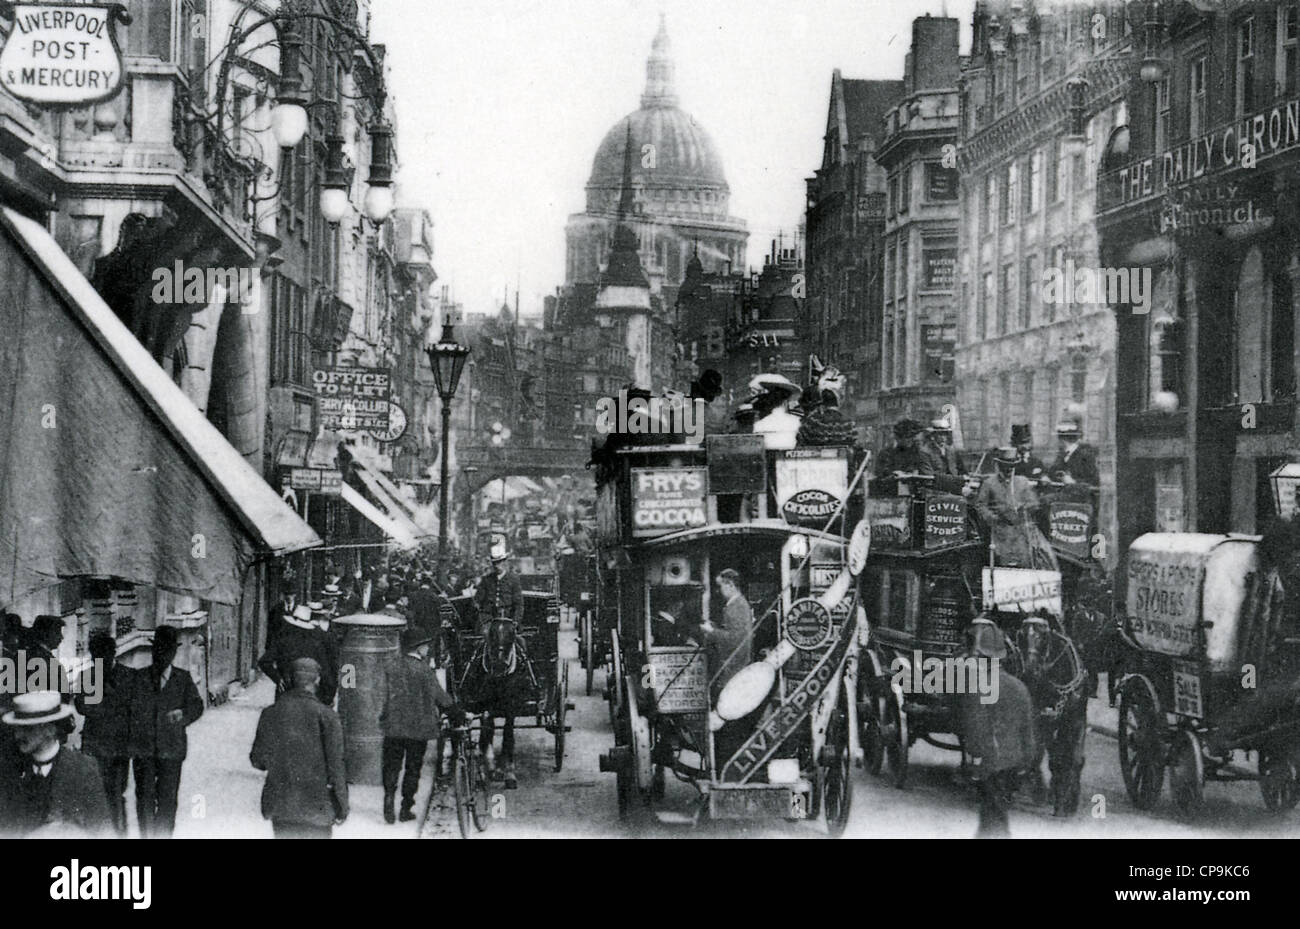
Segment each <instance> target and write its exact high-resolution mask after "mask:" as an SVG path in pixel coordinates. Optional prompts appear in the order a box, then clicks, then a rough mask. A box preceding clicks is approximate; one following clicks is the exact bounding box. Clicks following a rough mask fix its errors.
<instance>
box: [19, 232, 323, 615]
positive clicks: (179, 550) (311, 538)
mask: <svg viewBox="0 0 1300 929" xmlns="http://www.w3.org/2000/svg"><path fill="white" fill-rule="evenodd" d="M0 268H3V269H4V273H3V274H0V331H3V333H4V336H3V338H0V564H3V566H4V567H3V570H0V604H3V603H12V602H13V601H14V600H16V599H19V598H21V597H22V596H24V595H25V594H27V593H30V592H32V591H35V590H38V589H40V588H42V587H46V586H48V585H50V584H53V583H55V582H56V581H57V580H58V579H59V578H60V577H73V576H87V575H89V576H103V577H119V578H122V579H124V580H127V581H130V582H133V583H137V584H150V585H153V586H157V587H162V588H166V589H169V590H175V591H182V592H185V593H188V594H191V595H193V596H196V597H200V598H202V599H205V600H212V601H216V602H218V603H226V604H234V603H237V602H238V601H239V597H240V593H241V589H242V581H243V575H244V571H245V569H246V568H247V567H248V566H249V565H250V564H251V563H252V562H253V561H254V560H256V559H258V558H260V557H265V556H269V555H283V554H287V553H289V552H294V551H299V550H302V549H305V548H312V547H314V546H317V545H320V544H321V541H320V538H319V537H318V536H317V535H316V533H314V532H313V531H312V530H311V527H309V526H308V525H307V524H306V523H305V522H303V521H302V520H301V519H299V518H298V516H297V514H295V513H294V512H293V510H292V509H290V508H289V507H288V506H287V505H285V503H284V502H283V501H282V500H281V499H280V497H279V495H277V494H276V492H275V491H274V490H272V489H271V487H270V486H269V485H268V484H267V483H266V482H265V481H264V480H263V479H262V477H261V475H260V474H258V473H257V471H255V470H254V469H253V468H252V467H251V466H250V465H249V464H248V462H247V461H245V459H244V457H243V456H242V455H240V453H239V452H238V451H236V450H235V449H234V448H233V447H232V446H231V445H230V443H228V442H227V441H226V439H225V438H224V437H223V436H222V435H221V433H220V432H219V431H217V429H216V427H215V426H213V425H212V424H211V423H210V422H209V421H208V420H207V418H206V417H205V416H204V415H203V414H202V413H201V412H199V410H198V409H197V408H196V407H195V406H194V404H193V403H191V402H190V400H189V398H188V397H186V396H185V394H184V393H183V392H182V391H181V390H180V388H179V387H177V386H176V384H175V383H173V382H172V380H171V379H170V378H169V377H168V376H167V374H166V373H165V372H164V371H163V370H162V368H160V367H159V366H158V364H157V363H156V362H155V361H154V360H153V358H152V357H150V355H149V353H148V352H147V351H146V350H145V349H144V348H143V347H142V346H141V345H140V343H139V341H137V339H136V338H135V336H134V335H133V334H132V333H131V332H130V330H129V329H127V327H126V326H125V324H123V322H122V321H121V320H120V319H118V317H117V315H116V314H115V313H114V312H113V311H112V310H111V309H110V308H109V307H108V305H107V304H105V303H104V301H103V300H102V299H101V298H100V296H99V294H98V293H96V292H95V290H94V288H93V287H91V285H90V282H89V281H87V280H86V278H85V277H84V276H83V275H82V274H81V272H80V271H79V270H78V269H77V267H76V266H75V265H74V264H73V263H72V261H71V260H70V259H69V258H68V256H67V255H65V254H64V253H63V251H62V250H61V249H60V248H59V246H58V244H57V243H56V242H55V241H54V239H53V238H52V237H51V236H50V234H49V233H48V232H47V231H46V230H45V229H44V228H43V227H42V226H41V225H39V224H38V223H36V222H34V221H32V220H30V219H28V218H26V217H24V216H22V215H20V214H18V213H15V212H13V211H12V210H9V209H4V208H0Z"/></svg>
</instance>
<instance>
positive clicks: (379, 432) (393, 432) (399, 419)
mask: <svg viewBox="0 0 1300 929" xmlns="http://www.w3.org/2000/svg"><path fill="white" fill-rule="evenodd" d="M369 431H370V434H371V435H372V436H374V437H375V438H376V439H378V440H379V441H380V442H396V441H397V440H398V439H400V438H401V437H402V436H404V435H406V410H404V409H402V408H401V407H400V406H398V405H397V404H396V403H394V402H393V401H392V400H389V401H388V429H386V430H384V429H371V430H369Z"/></svg>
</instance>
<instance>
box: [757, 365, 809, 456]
mask: <svg viewBox="0 0 1300 929" xmlns="http://www.w3.org/2000/svg"><path fill="white" fill-rule="evenodd" d="M749 388H750V390H752V391H754V396H753V397H752V398H751V399H750V403H751V404H752V405H753V407H754V417H755V419H754V432H755V433H756V434H758V435H761V436H763V447H764V448H767V449H789V448H794V447H795V444H796V442H797V439H798V435H799V424H800V419H799V417H798V416H796V415H794V414H793V413H791V412H790V403H791V402H792V401H794V400H795V399H796V398H797V397H798V396H799V394H800V393H802V391H800V389H799V387H798V385H797V384H795V383H794V382H793V381H791V380H790V379H789V378H788V377H785V376H784V375H781V374H759V375H756V376H755V377H754V378H753V380H751V381H750V382H749Z"/></svg>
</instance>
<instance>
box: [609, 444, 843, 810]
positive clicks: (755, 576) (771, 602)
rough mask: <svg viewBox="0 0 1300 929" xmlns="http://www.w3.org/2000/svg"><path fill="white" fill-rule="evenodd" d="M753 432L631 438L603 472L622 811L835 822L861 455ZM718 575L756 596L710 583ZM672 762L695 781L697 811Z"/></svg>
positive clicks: (614, 765) (839, 804)
mask: <svg viewBox="0 0 1300 929" xmlns="http://www.w3.org/2000/svg"><path fill="white" fill-rule="evenodd" d="M726 438H729V439H730V438H735V437H726ZM741 438H744V439H750V438H755V439H757V444H751V445H750V446H749V448H748V449H747V450H746V449H743V448H742V449H739V450H738V449H736V448H720V447H715V446H714V445H713V444H712V443H711V444H710V447H709V449H708V450H707V451H706V449H705V448H703V447H699V446H690V445H682V446H665V447H658V448H655V447H638V448H630V449H622V450H620V451H619V452H617V453H616V455H615V456H614V458H613V460H612V461H611V462H607V463H606V465H605V466H604V468H603V469H602V474H601V475H600V477H599V478H598V498H597V503H598V514H599V518H600V526H599V533H600V538H599V542H600V550H599V551H600V559H601V569H602V581H603V584H602V588H601V591H602V596H601V601H602V606H604V607H605V608H606V611H607V616H606V621H605V624H606V625H607V626H609V627H610V628H611V629H612V634H611V637H610V644H611V649H612V655H611V662H610V664H611V673H610V675H609V678H608V680H609V685H608V687H609V699H610V707H611V715H612V717H613V720H614V728H615V734H614V743H615V744H614V746H613V747H612V748H611V750H610V751H609V752H607V753H606V754H604V755H602V756H601V761H600V766H601V770H602V771H606V772H611V773H613V774H614V775H615V778H616V791H617V797H618V804H619V811H620V815H622V816H624V817H627V816H631V815H633V814H635V813H636V812H637V811H638V810H646V809H649V810H652V811H654V812H655V813H656V815H658V816H659V818H660V819H661V820H662V821H674V820H676V821H684V822H697V821H698V820H699V819H700V818H701V817H705V816H707V817H709V818H712V819H764V818H780V819H787V820H820V821H821V822H823V823H824V824H825V826H826V828H827V830H828V832H829V833H831V834H838V833H840V832H842V830H843V829H844V827H845V825H846V823H847V820H848V812H849V803H850V798H851V795H852V778H851V759H852V758H853V754H854V752H855V749H856V736H855V732H856V720H855V719H854V718H853V714H854V712H855V707H854V705H853V701H852V699H851V695H852V694H853V693H854V692H855V690H856V684H855V682H854V678H853V676H854V674H855V673H856V667H857V665H856V657H857V652H858V645H859V643H858V629H859V627H860V624H861V622H862V616H861V610H860V609H859V608H858V606H857V603H856V598H855V597H854V595H853V585H852V577H851V572H850V566H849V543H848V539H847V538H846V535H845V533H844V530H843V526H844V525H845V523H846V513H845V511H846V506H845V504H846V502H847V501H848V500H849V499H850V497H851V491H852V487H853V484H852V483H851V482H850V480H849V465H850V462H851V454H850V450H849V449H842V448H818V449H796V450H794V451H791V452H771V451H765V450H764V449H763V447H762V438H761V437H748V436H746V437H741ZM769 488H770V490H769ZM800 493H802V494H803V496H801V497H798V499H795V498H796V496H797V495H798V494H800ZM792 501H793V502H792ZM778 513H780V514H781V515H779V516H778V515H777V514H778ZM814 524H815V525H814ZM860 566H861V565H860V564H859V567H860ZM733 572H734V573H733ZM720 574H723V575H724V576H728V577H732V578H738V579H739V580H738V583H739V586H740V593H738V594H736V595H735V596H736V597H743V599H744V601H747V603H748V608H747V609H741V610H740V612H739V613H738V612H737V609H738V605H737V602H736V600H735V599H734V598H733V599H732V600H730V601H724V598H723V597H721V596H718V597H715V596H713V595H712V590H713V587H714V582H715V580H716V579H717V578H718V576H719V575H720ZM728 583H730V582H728ZM738 615H741V616H742V620H741V625H738V624H736V623H735V617H736V616H738ZM724 624H725V625H726V635H722V634H720V633H721V630H720V627H723V626H724ZM668 772H671V773H672V774H673V775H674V778H675V779H676V780H677V781H681V782H684V783H686V784H689V785H690V787H691V788H693V790H694V793H692V794H690V795H689V796H690V800H689V802H688V808H687V810H686V811H684V810H683V809H682V808H681V807H680V805H675V804H674V803H673V798H671V797H668V796H667V789H666V777H665V775H666V773H668Z"/></svg>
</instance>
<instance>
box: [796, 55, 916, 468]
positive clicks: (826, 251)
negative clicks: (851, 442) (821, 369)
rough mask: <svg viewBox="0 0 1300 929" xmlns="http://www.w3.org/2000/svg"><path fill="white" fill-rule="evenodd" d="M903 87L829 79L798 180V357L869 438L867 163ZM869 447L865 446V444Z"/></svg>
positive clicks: (874, 317)
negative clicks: (815, 141) (821, 130)
mask: <svg viewBox="0 0 1300 929" xmlns="http://www.w3.org/2000/svg"><path fill="white" fill-rule="evenodd" d="M902 96H903V81H866V80H853V79H849V78H845V77H843V75H842V74H841V73H840V71H839V69H838V68H837V69H836V70H835V72H834V73H833V74H832V76H831V91H830V103H829V105H828V108H827V116H826V133H825V135H824V136H823V139H822V141H823V146H822V163H821V166H820V167H819V168H818V169H817V171H816V173H815V174H814V176H813V177H811V178H809V179H808V180H807V192H808V206H807V212H806V214H805V226H806V235H807V238H806V251H807V256H806V259H807V269H806V275H807V278H806V280H807V303H806V305H805V307H804V332H805V337H806V339H807V344H808V348H809V350H810V351H812V352H816V353H817V355H818V357H819V358H820V359H821V360H822V361H823V362H825V363H826V364H833V365H835V366H836V367H838V368H839V369H840V370H841V371H843V372H844V374H845V375H846V378H847V396H846V398H845V404H844V407H845V412H847V413H849V414H850V415H852V416H854V417H855V418H856V419H857V420H858V422H860V423H861V424H863V427H864V428H865V429H866V430H868V435H869V436H874V435H875V434H876V433H877V431H878V427H879V425H880V410H879V393H880V386H881V368H880V362H881V357H882V336H881V329H882V322H883V319H882V309H881V299H882V295H883V278H884V273H883V272H884V233H885V205H886V197H887V190H888V177H887V174H886V171H885V169H884V168H883V167H881V165H880V164H879V163H878V162H877V160H876V153H877V150H878V149H879V146H880V142H881V139H882V138H883V135H884V126H885V124H884V117H885V114H886V113H888V112H889V110H890V108H891V107H893V106H894V105H895V104H896V103H898V101H899V100H900V99H902ZM868 443H869V444H874V442H873V440H872V439H870V438H869V439H868Z"/></svg>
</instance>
